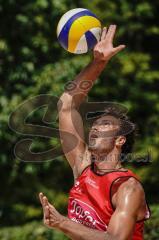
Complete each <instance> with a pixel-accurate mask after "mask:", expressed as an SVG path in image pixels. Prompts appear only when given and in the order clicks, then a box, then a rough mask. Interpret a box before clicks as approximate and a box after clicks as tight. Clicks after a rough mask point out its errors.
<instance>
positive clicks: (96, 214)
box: [68, 166, 150, 240]
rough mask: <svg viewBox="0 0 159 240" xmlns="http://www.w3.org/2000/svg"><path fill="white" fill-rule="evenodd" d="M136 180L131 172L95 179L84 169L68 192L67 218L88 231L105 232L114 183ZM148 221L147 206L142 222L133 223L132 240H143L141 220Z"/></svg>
mask: <svg viewBox="0 0 159 240" xmlns="http://www.w3.org/2000/svg"><path fill="white" fill-rule="evenodd" d="M130 177H134V178H136V179H137V180H138V177H137V176H136V175H135V174H134V173H133V172H132V171H130V170H127V171H113V172H108V173H106V174H104V175H98V174H97V173H95V172H94V171H93V170H92V169H91V167H90V166H89V167H87V168H86V169H85V170H84V171H83V173H82V174H81V175H80V177H78V179H77V180H76V182H75V185H74V186H73V188H72V189H71V190H70V196H69V203H68V217H69V218H70V219H71V220H73V221H75V222H78V223H81V224H83V225H85V226H87V227H90V228H93V229H97V230H101V231H106V230H107V227H108V224H109V221H110V218H111V216H112V214H113V212H114V211H115V210H114V208H113V205H112V202H111V188H112V186H113V183H114V182H115V181H116V180H117V179H123V181H124V180H127V179H128V178H130ZM149 217H150V211H149V208H148V206H147V210H146V212H145V219H143V220H142V221H139V222H136V225H135V230H134V233H133V238H132V239H133V240H142V239H143V230H144V220H146V219H148V218H149Z"/></svg>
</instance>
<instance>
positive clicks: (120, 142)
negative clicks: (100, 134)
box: [115, 136, 126, 147]
mask: <svg viewBox="0 0 159 240" xmlns="http://www.w3.org/2000/svg"><path fill="white" fill-rule="evenodd" d="M125 142H126V137H125V136H119V137H117V139H116V141H115V145H116V147H122V146H123V145H124V143H125Z"/></svg>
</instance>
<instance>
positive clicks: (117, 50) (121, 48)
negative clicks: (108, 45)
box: [113, 45, 126, 54]
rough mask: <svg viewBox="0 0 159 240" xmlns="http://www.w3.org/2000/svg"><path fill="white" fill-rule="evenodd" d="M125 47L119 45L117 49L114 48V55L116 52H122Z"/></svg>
mask: <svg viewBox="0 0 159 240" xmlns="http://www.w3.org/2000/svg"><path fill="white" fill-rule="evenodd" d="M125 47H126V46H125V45H119V46H118V47H115V48H114V49H113V52H114V54H117V53H118V52H120V51H122V50H123V49H124V48H125Z"/></svg>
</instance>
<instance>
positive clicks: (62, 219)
mask: <svg viewBox="0 0 159 240" xmlns="http://www.w3.org/2000/svg"><path fill="white" fill-rule="evenodd" d="M68 221H69V219H68V218H67V217H64V216H63V217H62V218H61V220H60V222H59V224H58V229H59V230H61V231H62V230H64V228H65V225H66V224H67V222H68Z"/></svg>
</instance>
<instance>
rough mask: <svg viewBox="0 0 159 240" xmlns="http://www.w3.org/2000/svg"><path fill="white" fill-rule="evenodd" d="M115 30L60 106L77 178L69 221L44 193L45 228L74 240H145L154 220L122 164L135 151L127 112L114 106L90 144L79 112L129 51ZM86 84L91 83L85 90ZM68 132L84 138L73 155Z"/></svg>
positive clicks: (134, 179)
mask: <svg viewBox="0 0 159 240" xmlns="http://www.w3.org/2000/svg"><path fill="white" fill-rule="evenodd" d="M115 32H116V26H115V25H111V26H110V27H109V29H106V28H104V29H103V32H102V37H101V41H100V42H98V43H97V45H96V46H95V48H94V59H93V61H92V62H91V63H90V64H89V65H88V66H87V67H86V68H85V69H84V70H83V71H82V72H81V73H80V74H79V75H78V76H77V77H76V79H75V80H74V83H75V85H76V87H75V88H74V89H72V90H71V89H70V90H66V91H65V92H64V93H63V95H62V96H61V98H60V101H59V104H58V109H59V129H60V130H61V132H60V134H61V140H62V147H63V151H64V153H65V156H66V158H67V160H68V162H69V164H70V166H71V167H72V170H73V174H74V178H75V185H74V186H73V188H72V189H71V191H70V197H69V204H68V217H64V216H62V215H61V214H60V213H59V212H58V211H57V210H56V209H55V208H54V206H53V205H51V204H50V203H49V202H48V199H47V197H46V196H44V195H43V193H40V194H39V197H40V201H41V204H42V207H43V213H44V224H45V225H46V226H48V227H51V228H56V229H58V230H60V231H62V232H63V233H65V234H66V235H67V236H68V237H70V238H71V239H74V240H92V239H95V240H128V239H133V240H142V239H143V229H144V220H146V219H148V218H149V216H150V212H149V209H148V206H147V204H146V200H145V194H144V189H143V187H142V185H141V183H140V182H139V180H138V178H137V176H136V175H135V174H133V173H132V172H131V171H130V170H128V169H125V168H124V167H123V166H122V164H121V161H120V159H121V153H123V152H124V151H125V150H126V149H127V147H129V143H130V142H129V141H128V140H130V139H129V137H130V135H132V133H133V130H134V127H133V124H132V123H131V122H130V121H129V120H127V117H126V115H125V113H122V112H120V111H118V110H117V109H115V108H111V107H109V108H108V109H105V111H103V112H101V114H100V115H99V116H97V117H95V118H94V119H95V120H94V123H93V125H92V128H91V130H90V133H89V144H88V145H87V144H86V143H85V141H84V130H83V123H82V118H81V116H80V113H79V111H78V108H79V106H80V104H81V103H82V101H83V100H84V98H85V97H86V96H87V93H88V92H89V90H90V89H91V86H92V85H93V83H94V82H95V80H96V79H97V77H98V76H99V75H100V73H101V72H102V70H103V69H104V68H105V66H106V64H107V63H108V62H109V60H110V59H111V58H112V57H113V56H114V55H115V54H117V53H118V52H120V51H121V50H122V49H124V48H125V46H124V45H120V46H118V47H115V48H114V47H113V38H114V35H115ZM85 80H87V83H90V84H87V85H88V86H87V88H81V87H80V86H81V84H82V83H83V82H84V81H85ZM126 125H127V130H125V128H126ZM62 130H64V131H65V132H69V133H72V134H73V135H74V136H76V138H77V139H78V145H77V146H76V147H75V148H74V149H73V150H72V151H69V149H70V145H71V144H73V140H72V139H71V138H70V139H66V138H67V136H66V135H65V134H64V133H63V132H62ZM127 150H128V149H127ZM125 152H126V151H125Z"/></svg>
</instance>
